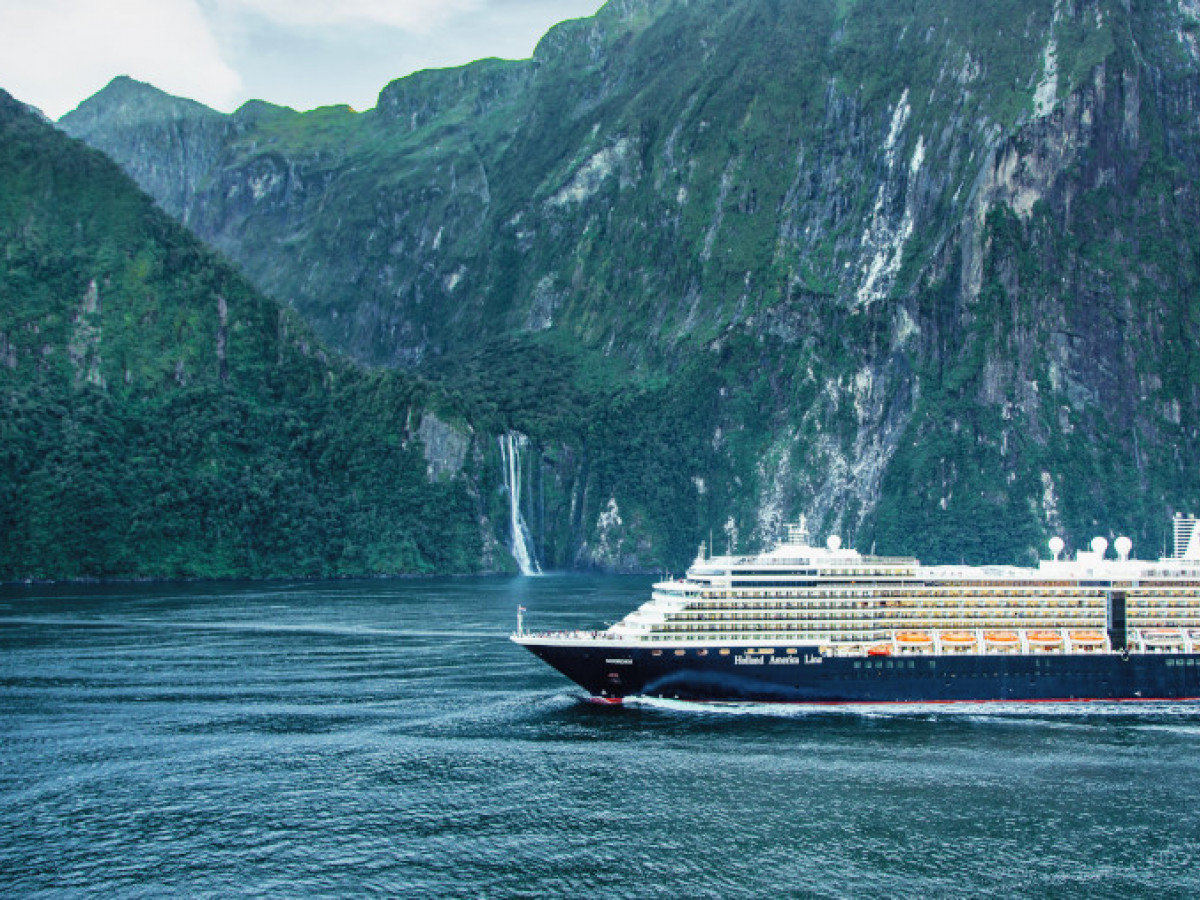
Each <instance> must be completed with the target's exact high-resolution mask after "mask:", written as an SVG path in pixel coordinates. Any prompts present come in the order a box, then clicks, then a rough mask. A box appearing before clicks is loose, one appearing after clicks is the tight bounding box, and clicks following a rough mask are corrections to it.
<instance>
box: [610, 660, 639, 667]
mask: <svg viewBox="0 0 1200 900" xmlns="http://www.w3.org/2000/svg"><path fill="white" fill-rule="evenodd" d="M605 662H606V663H608V664H609V665H613V666H632V665H633V660H632V659H606V660H605Z"/></svg>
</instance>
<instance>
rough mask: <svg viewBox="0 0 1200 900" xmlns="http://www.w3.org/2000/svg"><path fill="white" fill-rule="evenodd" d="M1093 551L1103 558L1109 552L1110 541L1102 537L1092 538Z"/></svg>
mask: <svg viewBox="0 0 1200 900" xmlns="http://www.w3.org/2000/svg"><path fill="white" fill-rule="evenodd" d="M1092 550H1093V552H1095V553H1098V554H1100V555H1101V556H1103V555H1104V554H1105V553H1106V552H1107V551H1108V539H1107V538H1102V537H1094V538H1092Z"/></svg>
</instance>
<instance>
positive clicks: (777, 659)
mask: <svg viewBox="0 0 1200 900" xmlns="http://www.w3.org/2000/svg"><path fill="white" fill-rule="evenodd" d="M771 665H773V666H798V665H800V657H798V656H772V657H771Z"/></svg>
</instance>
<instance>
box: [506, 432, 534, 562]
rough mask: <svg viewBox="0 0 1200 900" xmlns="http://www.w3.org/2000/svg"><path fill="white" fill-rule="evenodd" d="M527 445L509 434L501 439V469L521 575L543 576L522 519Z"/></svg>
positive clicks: (522, 437) (516, 436) (524, 440)
mask: <svg viewBox="0 0 1200 900" xmlns="http://www.w3.org/2000/svg"><path fill="white" fill-rule="evenodd" d="M525 444H526V438H525V437H524V435H518V434H513V433H512V432H508V433H507V434H502V435H501V436H500V464H501V466H500V467H501V470H502V472H503V475H504V486H505V487H506V488H507V489H508V519H509V533H510V534H511V535H512V542H511V543H510V544H509V550H511V551H512V555H513V559H515V560H516V561H517V566H518V568H520V570H521V574H522V575H541V574H542V569H541V567H540V566H539V565H538V561H537V558H536V557H535V556H534V555H533V554H532V553H531V552H530V550H529V548H530V545H531V544H532V543H533V541H532V540H531V539H530V535H529V529H528V528H527V527H526V526H525V519H524V518H522V516H521V448H522V447H524V446H525Z"/></svg>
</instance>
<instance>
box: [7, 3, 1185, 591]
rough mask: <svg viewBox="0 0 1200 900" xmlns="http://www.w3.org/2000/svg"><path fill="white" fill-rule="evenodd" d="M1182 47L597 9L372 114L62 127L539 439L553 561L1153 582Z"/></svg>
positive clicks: (1059, 27) (1054, 32)
mask: <svg viewBox="0 0 1200 900" xmlns="http://www.w3.org/2000/svg"><path fill="white" fill-rule="evenodd" d="M1198 13H1200V9H1198V8H1197V7H1196V5H1195V4H1194V3H1191V2H1182V0H1181V2H1156V3H1149V2H1138V0H1134V2H1124V0H1074V2H1069V0H1063V2H1056V3H1048V2H1043V0H1036V2H1035V0H1001V2H990V3H977V2H966V0H932V2H926V3H919V4H898V3H895V2H892V0H813V2H806V3H785V2H777V0H749V2H739V3H729V2H726V0H690V2H684V0H677V2H648V0H622V2H617V0H614V2H611V3H609V4H608V5H607V6H606V7H605V8H604V9H603V10H601V12H600V13H599V14H598V15H597V16H596V17H594V18H593V19H588V20H581V21H576V22H571V23H566V24H564V25H563V26H560V27H558V28H556V29H555V30H553V31H552V32H551V33H550V34H548V35H547V36H546V38H545V39H544V40H543V42H542V44H541V45H540V46H539V48H538V50H537V52H536V54H535V56H534V58H533V59H532V60H528V61H522V62H502V61H497V60H486V61H482V62H479V63H475V64H472V65H471V66H466V67H463V68H461V69H454V70H443V71H438V72H424V73H418V74H416V75H413V76H410V77H408V78H405V79H401V80H400V81H398V82H395V83H393V84H392V85H389V86H388V87H387V88H385V89H384V91H383V93H382V94H381V95H380V101H379V105H378V107H377V108H376V109H374V110H371V111H369V112H366V113H361V114H360V113H354V112H352V111H350V110H348V109H345V108H331V109H323V110H316V111H314V112H311V113H305V114H299V113H295V112H292V111H290V110H284V109H279V108H276V107H270V106H269V105H267V104H261V103H256V104H249V105H247V107H244V108H243V109H242V110H239V111H238V112H237V113H235V114H233V115H232V116H226V117H222V116H217V114H215V113H211V111H203V112H201V111H198V110H197V109H196V108H195V107H194V106H191V105H181V104H180V102H179V101H177V100H174V99H173V98H168V97H166V96H165V95H161V94H159V93H158V92H156V91H154V90H153V89H152V88H149V87H147V86H140V87H138V86H136V85H131V84H130V83H128V82H121V83H120V84H117V85H114V86H112V87H110V88H108V89H106V90H105V91H103V92H101V93H100V94H99V95H97V96H96V97H95V98H93V99H92V100H90V101H88V102H87V103H85V104H84V105H83V106H82V107H81V108H80V110H78V111H77V112H75V113H72V114H70V115H69V116H67V117H66V118H65V119H64V120H63V122H62V126H63V127H64V128H66V129H67V130H68V131H71V132H73V133H77V134H79V135H81V136H83V137H84V138H85V139H87V140H88V141H89V142H91V143H92V144H93V145H94V146H97V147H100V148H101V149H104V150H105V151H106V152H108V153H110V154H111V155H112V156H113V157H114V158H116V159H117V160H118V161H119V162H121V164H122V165H123V166H125V167H126V169H127V170H128V171H129V172H130V173H131V174H133V175H134V177H135V178H137V179H138V180H139V181H140V182H141V183H142V184H143V186H145V187H146V188H147V190H149V191H151V192H152V193H153V194H154V195H155V196H156V197H158V198H159V200H160V202H161V203H162V204H163V205H164V207H165V208H167V209H168V210H170V211H172V212H173V213H174V214H176V215H178V216H179V217H180V218H181V219H182V220H183V221H185V222H186V223H187V224H188V225H189V227H191V228H192V229H193V230H194V231H195V232H196V233H197V234H199V235H200V236H201V237H203V238H205V239H206V240H208V241H210V242H211V243H213V244H214V245H215V246H217V247H218V248H220V249H221V250H223V251H224V252H226V253H228V254H229V255H230V256H231V257H232V258H233V259H235V260H236V261H237V262H238V263H239V264H240V265H241V266H242V268H243V269H244V271H245V272H246V273H247V275H248V276H249V277H250V278H251V280H252V281H254V282H255V283H256V284H257V285H258V286H259V287H261V288H262V289H264V290H266V291H267V292H268V293H270V294H271V295H273V296H275V297H277V298H279V299H280V300H282V301H284V302H286V303H287V304H290V305H291V306H293V307H294V308H295V309H297V310H298V311H299V312H300V313H301V314H302V316H303V317H304V318H305V319H306V320H307V321H308V322H309V323H310V324H311V326H312V327H313V329H314V330H315V331H316V332H317V333H318V334H319V335H320V336H321V337H323V338H324V339H325V340H327V341H329V342H331V343H332V344H333V345H334V346H337V347H339V348H342V349H344V350H345V351H346V352H348V353H349V354H351V355H352V356H354V357H356V358H358V359H359V360H361V361H364V362H366V363H370V364H383V365H399V366H403V367H409V368H419V369H421V370H422V371H423V372H425V373H427V374H428V375H429V376H430V377H432V378H434V379H435V380H437V382H438V383H439V384H441V385H443V386H444V387H445V389H446V390H448V391H450V392H451V394H452V396H454V397H455V398H456V400H455V402H456V403H458V404H459V405H460V406H461V408H462V409H464V410H467V411H469V412H468V415H469V416H470V419H471V422H472V424H473V425H474V426H475V427H477V428H478V429H479V430H480V433H481V434H483V433H488V434H496V433H500V432H503V431H506V430H510V429H511V430H517V431H520V432H522V433H524V434H528V435H529V436H530V437H531V439H532V447H533V448H534V449H535V450H536V452H534V453H532V454H530V461H529V462H528V465H530V466H531V467H532V469H531V474H530V477H529V478H527V479H526V480H525V483H526V484H527V485H531V486H533V487H531V488H530V491H533V488H534V487H535V488H536V493H530V494H529V496H527V497H526V498H525V500H524V502H525V503H526V504H528V505H529V508H530V514H529V515H527V516H526V520H527V521H528V522H529V523H530V527H531V531H532V532H533V537H534V541H535V544H536V545H537V546H538V548H539V549H540V552H541V553H542V554H544V561H545V562H548V563H549V564H551V565H572V564H574V565H580V564H583V565H587V564H601V565H605V566H615V567H655V566H674V567H677V566H679V565H681V564H682V563H683V562H686V560H687V559H688V558H690V555H691V553H692V552H694V546H695V545H696V544H698V543H699V542H700V540H708V539H709V536H710V534H711V535H712V541H713V543H714V544H715V545H716V547H717V548H718V549H724V547H725V546H729V545H737V546H741V547H746V546H750V545H753V544H758V543H761V542H763V541H765V540H767V539H768V538H769V537H770V536H771V535H772V534H773V532H774V530H775V529H776V527H777V525H778V523H779V521H780V520H781V519H784V518H790V517H792V516H794V515H797V514H799V513H805V514H807V515H808V516H809V517H810V519H811V520H813V521H814V522H815V523H816V527H817V529H818V530H820V531H831V530H838V531H841V532H842V533H844V534H846V535H847V536H848V537H849V538H851V539H853V540H855V541H856V543H857V544H858V545H859V546H860V547H863V548H864V549H869V548H870V547H871V545H875V547H876V549H877V550H878V551H880V552H884V551H895V552H913V553H917V554H920V555H922V556H924V557H926V558H928V559H930V560H946V561H958V560H960V559H963V560H968V561H980V560H984V559H995V560H1007V561H1021V560H1027V559H1029V558H1030V557H1031V556H1032V555H1033V554H1034V553H1035V552H1036V550H1035V548H1036V547H1038V546H1039V545H1040V544H1041V542H1042V541H1043V540H1044V538H1045V537H1046V536H1047V535H1048V534H1049V533H1050V532H1052V531H1061V532H1063V533H1064V536H1066V537H1067V538H1068V539H1069V540H1074V541H1075V542H1076V543H1078V544H1079V545H1082V544H1084V543H1085V542H1086V541H1087V539H1088V538H1090V536H1091V535H1092V534H1093V533H1094V532H1096V531H1103V532H1106V533H1110V530H1112V531H1121V532H1128V533H1130V534H1132V535H1133V536H1134V537H1135V538H1136V539H1138V540H1139V546H1140V547H1141V548H1142V550H1143V552H1144V553H1146V554H1152V553H1157V552H1158V551H1159V550H1160V549H1161V546H1162V543H1163V536H1164V531H1165V528H1164V523H1165V522H1166V517H1167V515H1168V514H1169V513H1170V512H1171V511H1173V510H1175V509H1185V510H1195V509H1197V508H1200V475H1197V467H1196V466H1195V465H1194V464H1193V463H1192V461H1193V459H1194V458H1195V456H1196V452H1195V451H1196V449H1197V444H1198V435H1197V431H1196V427H1197V426H1196V422H1197V413H1198V412H1200V396H1198V392H1197V388H1196V383H1197V381H1196V378H1195V375H1196V373H1195V371H1194V367H1195V366H1196V365H1197V363H1196V358H1197V357H1196V350H1197V346H1196V344H1197V340H1198V337H1200V331H1198V329H1200V322H1198V320H1197V313H1196V310H1195V308H1194V307H1195V303H1196V300H1195V285H1196V283H1197V280H1198V278H1200V271H1198V269H1200V253H1198V250H1200V244H1198V239H1197V237H1196V228H1195V225H1196V223H1197V222H1198V221H1200V209H1198V208H1197V202H1198V198H1197V191H1196V187H1195V185H1197V184H1200V158H1198V155H1197V153H1196V150H1195V147H1196V146H1197V142H1196V138H1197V130H1198V129H1200V126H1198V124H1197V122H1198V120H1197V117H1196V115H1195V110H1196V109H1197V108H1198V107H1200V96H1198V94H1200V63H1198V62H1197V60H1198V59H1200V44H1198V43H1197V35H1198V34H1200V20H1198V19H1197V14H1198ZM131 94H133V95H136V96H135V97H134V98H131V96H130V95H131ZM110 109H113V110H120V111H122V112H121V114H120V115H116V114H113V115H109V114H108V111H109V110H110ZM131 110H132V111H131ZM214 117H215V118H214ZM188 142H191V143H188ZM184 144H187V145H188V146H194V147H195V152H191V153H187V154H183V153H181V151H180V149H179V148H180V147H181V146H183V145H184ZM184 156H186V159H187V162H186V164H185V163H184V162H183V161H182V160H183V158H184ZM164 172H174V173H175V178H174V180H172V179H171V178H169V177H164ZM164 178H165V180H164ZM77 346H78V347H79V348H81V349H80V350H79V353H80V358H81V359H82V360H84V361H85V362H83V363H81V365H82V366H83V367H84V369H86V367H87V363H86V360H87V359H89V358H90V357H89V356H88V353H87V350H86V348H87V346H88V336H87V334H86V333H81V334H80V336H79V337H78V339H77ZM0 350H3V347H2V346H0ZM83 377H84V378H85V380H86V378H87V377H88V376H87V374H86V371H85V374H84V376H83ZM473 446H474V448H475V449H474V450H473V451H472V453H471V454H470V455H469V459H471V460H474V463H475V465H476V467H477V471H478V473H479V481H478V482H477V484H476V486H475V490H476V492H477V495H478V497H479V502H480V510H481V513H480V514H481V515H484V516H486V517H487V521H489V522H496V521H502V518H501V519H500V520H497V518H496V516H497V515H498V514H499V512H502V510H500V509H499V505H500V504H502V502H503V499H502V497H500V496H499V494H500V491H499V489H498V487H497V484H496V480H497V479H498V470H499V463H498V460H497V459H496V458H495V450H494V442H490V441H483V440H479V441H477V442H476V443H475V444H474V445H473ZM485 531H487V532H488V533H487V535H485V538H484V539H485V540H486V541H487V542H489V543H488V546H492V545H493V544H502V543H503V537H504V536H503V534H501V533H500V531H499V530H489V528H485Z"/></svg>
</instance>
